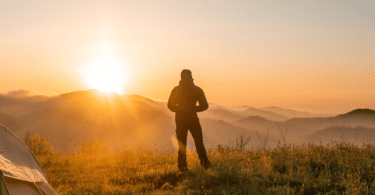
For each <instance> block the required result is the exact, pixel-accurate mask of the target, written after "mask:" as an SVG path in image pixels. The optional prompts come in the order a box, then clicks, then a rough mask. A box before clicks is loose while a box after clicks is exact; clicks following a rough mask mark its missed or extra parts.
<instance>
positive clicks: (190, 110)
mask: <svg viewBox="0 0 375 195" xmlns="http://www.w3.org/2000/svg"><path fill="white" fill-rule="evenodd" d="M197 102H198V105H197ZM168 108H169V109H170V110H171V111H172V112H175V113H176V118H175V119H176V135H177V140H178V147H179V148H178V168H179V169H180V170H181V171H185V170H186V169H187V164H186V140H187V133H188V130H190V133H191V135H192V136H193V138H194V142H195V147H196V149H197V152H198V156H199V160H200V162H201V165H202V166H203V167H204V168H205V169H208V168H209V167H210V162H209V161H208V158H207V154H206V149H205V148H204V145H203V135H202V127H201V125H200V123H199V119H198V115H197V112H202V111H205V110H207V109H208V103H207V100H206V97H205V95H204V92H203V90H202V89H201V88H199V87H198V86H196V85H194V82H193V77H192V75H191V71H190V70H187V69H185V70H183V71H182V72H181V81H180V85H179V86H177V87H175V88H174V89H173V90H172V92H171V95H170V96H169V100H168Z"/></svg>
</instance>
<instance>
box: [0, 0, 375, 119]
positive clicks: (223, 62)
mask: <svg viewBox="0 0 375 195" xmlns="http://www.w3.org/2000/svg"><path fill="white" fill-rule="evenodd" d="M374 7H375V2H374V1H373V0H366V1H363V0H357V1H355V0H352V1H350V0H341V1H340V0H295V1H291V0H286V1H278V0H243V1H240V0H231V1H219V0H206V1H201V0H199V1H198V0H197V1H170V0H168V1H167V0H163V1H154V0H150V1H142V0H140V1H120V0H112V1H110V0H106V1H95V0H90V1H88V0H87V1H76V0H74V1H73V0H64V1H49V0H35V1H24V0H5V1H0V82H1V87H0V93H7V92H8V91H13V90H18V89H26V90H29V91H30V92H31V93H32V94H47V95H55V94H60V93H67V92H72V91H77V90H86V89H89V88H90V87H89V86H88V85H87V83H85V80H84V78H83V76H82V73H81V72H82V70H85V69H87V67H88V66H90V63H92V62H93V61H95V60H96V59H97V58H98V57H99V56H103V55H106V56H110V57H111V58H112V59H116V60H117V62H118V63H119V64H120V65H121V66H122V68H123V69H122V71H124V72H125V73H126V74H125V75H126V85H125V87H124V93H125V94H139V95H142V96H146V97H149V98H151V99H155V100H166V99H167V98H168V96H169V95H170V92H171V90H172V88H173V87H174V86H176V85H177V84H178V81H179V74H180V72H181V70H182V69H184V68H189V69H191V70H192V72H193V77H194V81H195V83H196V85H198V86H200V87H201V88H203V90H204V91H205V93H206V96H207V99H208V101H209V102H212V103H217V104H222V105H249V106H254V107H263V106H280V107H284V108H294V109H299V110H311V111H316V112H343V111H350V110H352V109H355V108H364V107H366V108H371V109H375V101H374V97H375V96H374V95H375V77H374V76H375V69H374V64H375V13H374V12H373V8H374Z"/></svg>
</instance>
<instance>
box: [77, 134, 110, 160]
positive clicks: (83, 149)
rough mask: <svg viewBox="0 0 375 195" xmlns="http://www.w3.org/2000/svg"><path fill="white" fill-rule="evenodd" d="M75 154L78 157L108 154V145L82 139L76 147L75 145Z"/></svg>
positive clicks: (98, 141) (99, 141)
mask: <svg viewBox="0 0 375 195" xmlns="http://www.w3.org/2000/svg"><path fill="white" fill-rule="evenodd" d="M75 154H78V155H95V156H98V155H105V154H108V144H107V143H105V142H103V141H102V140H100V139H98V138H95V139H94V140H87V139H84V140H82V142H81V143H80V144H78V145H76V144H75Z"/></svg>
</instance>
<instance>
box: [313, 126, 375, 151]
mask: <svg viewBox="0 0 375 195" xmlns="http://www.w3.org/2000/svg"><path fill="white" fill-rule="evenodd" d="M374 140H375V128H368V127H363V126H357V127H346V126H334V127H328V128H325V129H323V130H319V131H316V132H315V133H313V134H312V135H310V136H308V137H307V139H306V141H308V142H312V143H322V144H328V143H330V142H346V143H352V144H356V145H360V146H361V145H363V144H370V143H371V144H374Z"/></svg>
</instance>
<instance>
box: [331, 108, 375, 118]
mask: <svg viewBox="0 0 375 195" xmlns="http://www.w3.org/2000/svg"><path fill="white" fill-rule="evenodd" d="M338 117H372V118H375V110H371V109H356V110H353V111H351V112H348V113H346V114H341V115H339V116H338Z"/></svg>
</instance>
